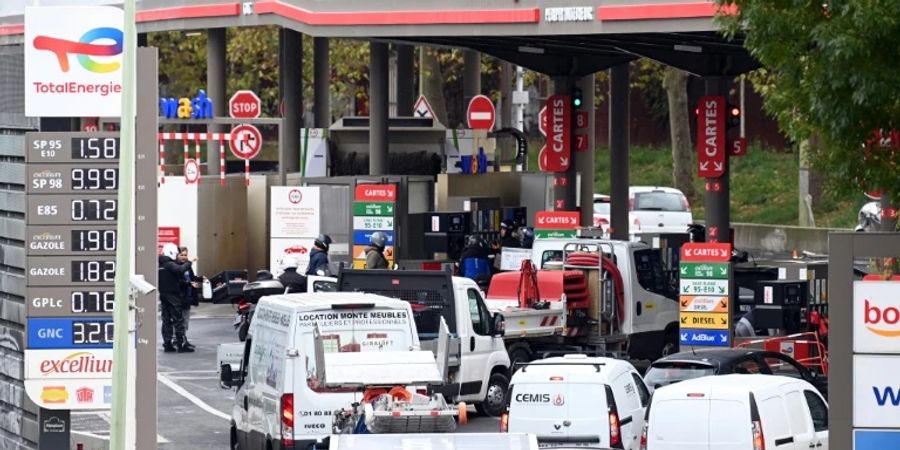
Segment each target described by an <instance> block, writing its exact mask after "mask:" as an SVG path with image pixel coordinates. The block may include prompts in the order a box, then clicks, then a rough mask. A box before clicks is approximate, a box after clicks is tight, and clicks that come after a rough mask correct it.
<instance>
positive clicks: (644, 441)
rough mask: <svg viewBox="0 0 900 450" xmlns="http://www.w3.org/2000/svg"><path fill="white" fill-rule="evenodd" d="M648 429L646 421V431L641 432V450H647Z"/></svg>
mask: <svg viewBox="0 0 900 450" xmlns="http://www.w3.org/2000/svg"><path fill="white" fill-rule="evenodd" d="M647 428H649V424H648V423H647V421H646V420H645V421H644V430H643V431H641V450H647Z"/></svg>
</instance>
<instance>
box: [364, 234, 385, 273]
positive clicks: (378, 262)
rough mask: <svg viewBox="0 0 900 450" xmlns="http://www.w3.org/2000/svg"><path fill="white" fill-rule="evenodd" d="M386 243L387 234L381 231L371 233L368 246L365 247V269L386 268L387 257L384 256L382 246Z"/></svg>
mask: <svg viewBox="0 0 900 450" xmlns="http://www.w3.org/2000/svg"><path fill="white" fill-rule="evenodd" d="M386 243H387V235H386V234H384V232H383V231H376V232H374V233H372V237H370V238H369V246H368V247H366V269H387V268H388V262H387V258H385V257H384V246H385V244H386Z"/></svg>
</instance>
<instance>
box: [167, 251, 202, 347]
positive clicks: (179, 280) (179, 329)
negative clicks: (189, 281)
mask: <svg viewBox="0 0 900 450" xmlns="http://www.w3.org/2000/svg"><path fill="white" fill-rule="evenodd" d="M178 253H179V251H178V246H177V245H175V244H172V243H168V244H166V245H164V246H163V250H162V254H161V255H159V302H160V307H161V310H162V311H161V312H162V339H163V351H165V352H175V351H177V352H179V353H183V352H192V351H194V348H193V347H190V346H186V345H185V338H184V317H183V316H182V311H183V307H182V306H183V305H184V295H185V287H186V286H185V285H186V282H185V274H186V273H187V272H188V271H189V270H190V269H191V262H190V261H185V262H184V263H181V264H179V263H178V261H176V260H177V259H178Z"/></svg>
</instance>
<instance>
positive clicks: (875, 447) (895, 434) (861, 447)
mask: <svg viewBox="0 0 900 450" xmlns="http://www.w3.org/2000/svg"><path fill="white" fill-rule="evenodd" d="M889 448H900V430H853V450H886V449H889Z"/></svg>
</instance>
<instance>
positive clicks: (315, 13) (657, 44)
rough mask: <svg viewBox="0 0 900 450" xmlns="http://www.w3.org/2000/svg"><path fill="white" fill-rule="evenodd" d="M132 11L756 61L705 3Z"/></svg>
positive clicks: (736, 66)
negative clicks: (722, 27) (725, 31)
mask: <svg viewBox="0 0 900 450" xmlns="http://www.w3.org/2000/svg"><path fill="white" fill-rule="evenodd" d="M3 3H4V5H3V6H0V44H8V43H16V42H21V40H22V33H23V30H24V25H23V19H22V17H23V13H24V3H25V2H8V3H10V4H6V3H7V2H3ZM63 3H66V2H61V1H58V0H50V1H44V2H42V3H41V4H42V5H44V6H52V5H55V4H63ZM84 3H90V2H87V1H86V2H84ZM94 3H98V4H100V3H105V4H108V3H116V2H110V1H95V2H94ZM137 8H138V13H137V21H138V31H139V32H154V31H172V30H190V29H208V28H229V27H240V26H257V25H278V26H282V27H285V28H290V29H293V30H296V31H299V32H301V33H304V34H307V35H311V36H317V37H346V38H358V39H376V40H385V41H392V42H404V43H410V44H425V45H437V46H447V47H464V48H469V49H472V50H477V51H480V52H483V53H486V54H489V55H492V56H495V57H498V58H501V59H504V60H506V61H509V62H512V63H514V64H518V65H521V66H524V67H527V68H529V69H532V70H535V71H538V72H542V73H545V74H548V75H552V76H581V75H585V74H589V73H593V72H597V71H599V70H603V69H607V68H609V67H612V66H615V65H618V64H621V63H623V62H627V61H630V60H632V59H636V58H638V57H646V58H650V59H654V60H657V61H660V62H662V63H664V64H667V65H670V66H674V67H678V68H680V69H682V70H685V71H688V72H690V73H693V74H696V75H700V76H721V75H725V76H732V75H737V74H740V73H744V72H747V71H749V70H752V69H754V68H756V67H758V63H756V61H755V60H754V59H753V58H752V57H751V56H750V55H749V53H748V52H747V51H746V50H745V49H744V48H743V45H742V44H743V42H742V40H741V39H734V40H729V39H727V38H726V37H724V36H723V35H722V34H720V33H719V32H717V25H716V23H715V18H714V16H715V14H716V13H717V7H716V5H715V4H714V3H713V2H711V1H702V0H701V1H693V2H685V1H683V0H677V1H667V0H649V1H647V2H635V1H629V0H612V1H602V2H601V1H600V0H581V1H578V0H574V1H572V0H560V1H556V0H554V1H553V2H545V1H540V0H479V1H474V0H467V1H455V2H447V1H440V0H395V1H391V2H371V1H368V0H346V1H341V2H322V1H315V0H259V1H255V2H223V1H215V0H140V1H138V2H137Z"/></svg>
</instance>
